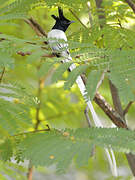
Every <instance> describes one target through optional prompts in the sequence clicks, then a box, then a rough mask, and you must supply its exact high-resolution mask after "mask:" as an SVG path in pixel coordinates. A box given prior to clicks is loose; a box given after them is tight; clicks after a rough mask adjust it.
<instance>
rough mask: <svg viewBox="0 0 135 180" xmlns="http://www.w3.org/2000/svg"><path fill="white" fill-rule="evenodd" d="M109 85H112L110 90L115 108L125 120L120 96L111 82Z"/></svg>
mask: <svg viewBox="0 0 135 180" xmlns="http://www.w3.org/2000/svg"><path fill="white" fill-rule="evenodd" d="M109 85H110V90H111V94H112V100H113V104H114V108H115V110H116V111H117V113H118V114H119V115H120V116H121V117H122V118H124V116H123V109H122V105H121V102H120V98H119V95H118V90H117V88H116V87H115V86H114V84H113V83H112V82H111V81H109Z"/></svg>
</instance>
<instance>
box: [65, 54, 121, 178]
mask: <svg viewBox="0 0 135 180" xmlns="http://www.w3.org/2000/svg"><path fill="white" fill-rule="evenodd" d="M70 60H72V58H71V57H70V58H69V59H66V60H64V62H69V61H70ZM75 68H76V65H75V64H72V65H71V66H70V67H69V69H70V71H72V70H73V69H75ZM76 83H77V85H78V87H79V89H80V92H81V94H82V96H83V98H84V100H85V101H86V103H87V106H88V108H89V110H90V112H91V115H92V117H93V120H94V123H95V126H97V127H103V124H102V122H101V121H100V119H99V117H98V115H97V114H96V112H95V110H94V107H93V105H92V103H91V101H90V99H87V96H86V94H87V91H86V87H85V85H84V82H83V80H82V78H81V76H78V77H77V79H76ZM104 149H105V152H106V155H107V158H108V161H109V165H110V169H111V172H112V174H113V176H115V177H117V176H118V172H117V165H116V160H115V155H114V152H113V150H112V149H110V150H108V149H107V148H104Z"/></svg>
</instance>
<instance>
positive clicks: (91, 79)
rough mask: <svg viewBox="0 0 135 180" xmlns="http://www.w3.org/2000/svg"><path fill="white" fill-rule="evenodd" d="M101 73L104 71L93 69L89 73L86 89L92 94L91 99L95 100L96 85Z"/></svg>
mask: <svg viewBox="0 0 135 180" xmlns="http://www.w3.org/2000/svg"><path fill="white" fill-rule="evenodd" d="M101 75H102V72H100V71H91V72H90V73H89V75H88V79H87V84H86V90H87V92H88V95H90V99H91V100H93V98H94V96H95V93H96V87H97V84H98V82H99V80H100V77H101Z"/></svg>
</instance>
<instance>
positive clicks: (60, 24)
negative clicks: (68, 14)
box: [52, 7, 74, 32]
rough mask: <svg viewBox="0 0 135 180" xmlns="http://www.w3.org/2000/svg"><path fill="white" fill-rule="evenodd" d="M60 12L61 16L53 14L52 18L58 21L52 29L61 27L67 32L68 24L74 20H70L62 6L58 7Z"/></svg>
mask: <svg viewBox="0 0 135 180" xmlns="http://www.w3.org/2000/svg"><path fill="white" fill-rule="evenodd" d="M58 12H59V17H57V16H55V15H52V18H53V19H55V20H56V23H55V25H54V26H53V28H52V29H59V30H62V31H64V32H65V31H66V30H67V28H68V26H69V25H70V24H71V23H73V22H74V21H70V20H68V19H67V18H65V17H64V15H63V10H62V9H61V8H60V7H58Z"/></svg>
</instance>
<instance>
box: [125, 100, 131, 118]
mask: <svg viewBox="0 0 135 180" xmlns="http://www.w3.org/2000/svg"><path fill="white" fill-rule="evenodd" d="M132 104H133V101H130V102H129V103H128V105H127V106H126V108H125V109H124V110H123V115H124V116H125V115H126V113H127V112H128V110H129V108H130V106H131V105H132Z"/></svg>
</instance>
